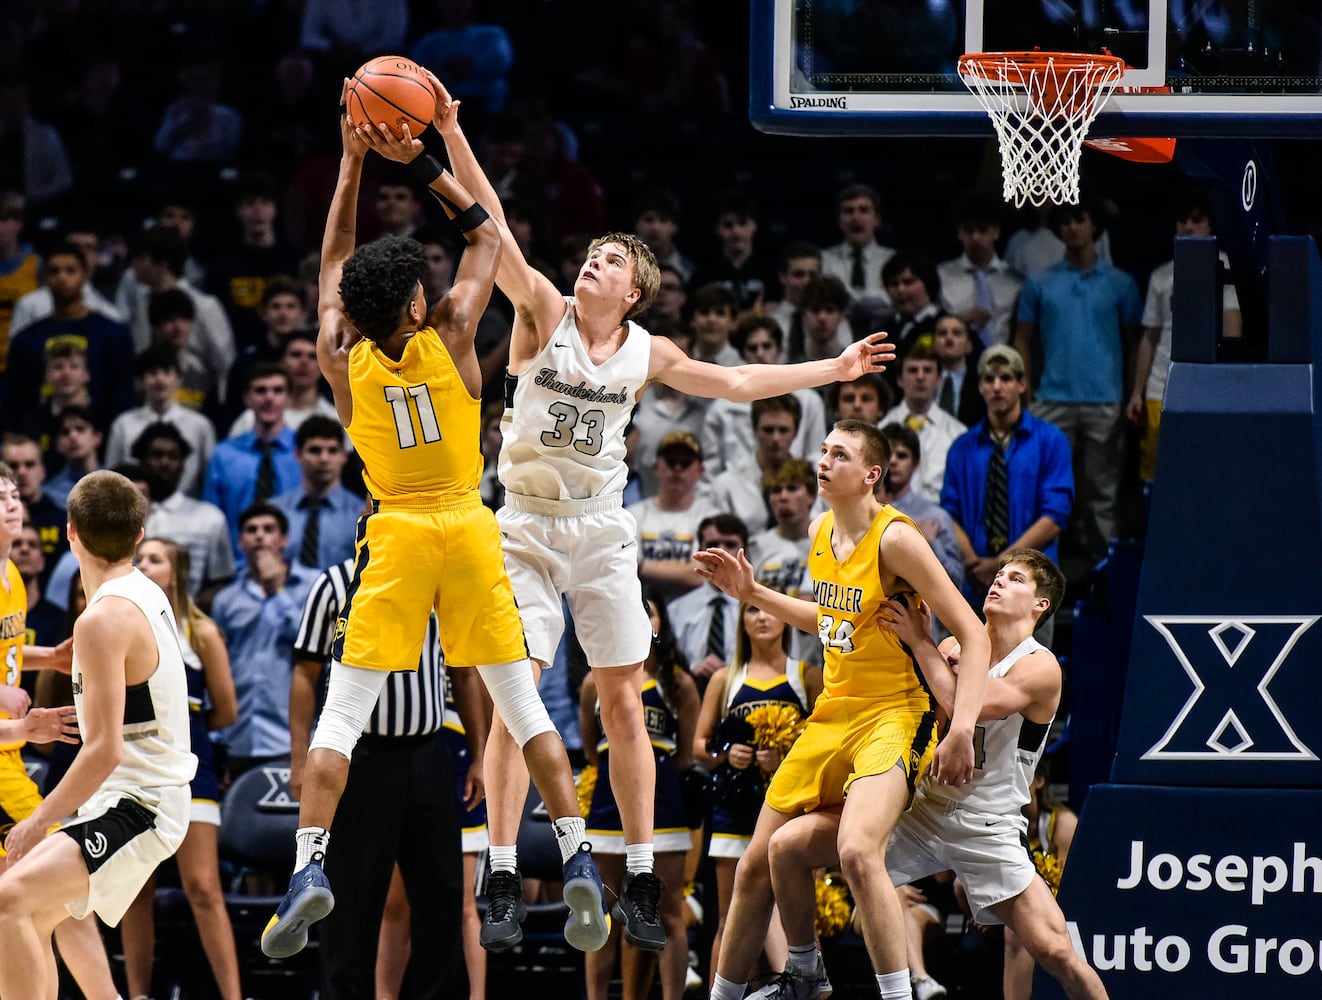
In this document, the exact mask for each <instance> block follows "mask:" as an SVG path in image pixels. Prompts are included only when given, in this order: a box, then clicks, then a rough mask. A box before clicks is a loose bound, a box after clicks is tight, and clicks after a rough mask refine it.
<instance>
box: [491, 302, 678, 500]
mask: <svg viewBox="0 0 1322 1000" xmlns="http://www.w3.org/2000/svg"><path fill="white" fill-rule="evenodd" d="M625 326H626V333H625V338H624V343H623V344H621V345H620V349H619V350H618V351H616V352H615V353H614V354H613V355H612V356H611V357H609V358H607V359H606V360H605V361H604V362H602V363H601V364H599V365H598V364H594V363H593V362H592V360H591V358H589V357H588V351H587V348H586V347H585V346H584V345H583V339H582V338H581V337H580V336H579V332H578V327H577V325H576V324H575V322H574V300H573V299H572V298H568V297H567V298H566V299H565V314H564V316H563V317H562V318H561V320H560V322H559V323H558V324H557V325H556V328H555V330H554V331H553V332H552V333H551V338H550V340H548V341H547V343H546V345H545V346H544V347H543V348H542V349H541V351H540V352H538V354H537V356H536V357H535V358H533V360H532V363H531V364H529V365H528V368H527V370H526V371H524V372H523V373H522V374H520V375H519V376H518V379H517V382H516V383H515V385H514V391H513V393H509V392H508V390H507V396H506V400H505V416H504V418H503V419H502V421H501V433H502V435H503V438H504V442H503V444H502V445H501V449H500V464H499V467H498V473H499V476H500V482H501V484H502V485H503V486H504V487H505V489H506V491H508V492H510V493H515V494H520V495H522V496H529V497H539V498H541V499H544V500H587V499H590V498H593V497H604V496H611V495H613V494H620V493H623V492H624V486H625V482H626V481H627V480H628V476H629V470H628V468H627V467H626V465H625V454H624V453H625V449H624V431H625V429H626V428H627V427H628V426H629V420H630V418H631V417H632V415H633V409H634V406H635V404H636V402H637V398H638V391H639V389H641V388H642V386H643V384H644V383H645V382H646V381H647V370H648V366H649V364H650V362H651V355H652V344H651V334H649V333H648V332H647V331H646V330H644V329H643V328H642V327H641V326H639V325H638V324H637V323H634V322H632V321H629V320H626V321H625Z"/></svg>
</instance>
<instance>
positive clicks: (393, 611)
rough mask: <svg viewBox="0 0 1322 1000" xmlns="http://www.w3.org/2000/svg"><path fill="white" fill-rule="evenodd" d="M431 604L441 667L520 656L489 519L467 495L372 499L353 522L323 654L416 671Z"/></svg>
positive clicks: (519, 635)
mask: <svg viewBox="0 0 1322 1000" xmlns="http://www.w3.org/2000/svg"><path fill="white" fill-rule="evenodd" d="M433 608H435V609H436V619H437V623H438V625H439V626H440V633H441V649H442V651H443V652H444V653H445V661H446V663H447V664H448V665H450V666H454V667H472V666H477V665H479V664H490V663H512V662H514V661H516V660H522V659H524V658H525V657H527V655H528V648H527V646H526V645H525V644H524V641H523V626H522V625H521V624H520V622H519V609H518V607H517V606H515V603H514V591H513V590H512V589H511V587H510V581H509V577H508V576H506V575H505V562H504V559H503V558H502V556H501V551H500V531H499V530H498V529H497V527H496V517H495V515H494V514H492V513H491V511H490V510H488V509H487V508H486V507H484V506H482V502H481V500H479V499H477V497H476V495H474V497H472V498H471V499H470V498H468V497H464V498H462V499H460V500H457V501H456V500H450V501H438V500H427V501H424V502H418V503H414V502H382V503H379V504H378V505H377V509H376V510H375V511H373V512H372V513H371V514H369V515H367V517H365V518H364V519H363V520H362V521H361V522H360V524H359V527H358V554H357V557H356V559H355V561H354V573H353V580H352V581H351V582H350V584H349V591H348V595H347V597H346V600H345V604H344V608H343V609H341V611H340V617H339V620H338V621H337V622H336V623H335V641H334V643H333V645H332V647H331V655H332V656H333V657H334V658H335V659H336V660H339V661H340V662H341V663H344V664H346V665H348V666H351V667H363V668H365V669H367V670H416V669H417V667H418V658H419V656H420V655H421V653H422V643H423V639H424V638H425V636H426V631H427V616H428V615H429V614H430V612H431V610H432V609H433Z"/></svg>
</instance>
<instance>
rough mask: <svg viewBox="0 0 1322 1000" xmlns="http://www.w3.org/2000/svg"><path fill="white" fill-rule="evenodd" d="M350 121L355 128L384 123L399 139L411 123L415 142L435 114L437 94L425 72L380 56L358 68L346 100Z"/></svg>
mask: <svg viewBox="0 0 1322 1000" xmlns="http://www.w3.org/2000/svg"><path fill="white" fill-rule="evenodd" d="M344 101H345V106H346V108H347V110H348V113H349V120H350V121H352V122H353V123H354V124H356V125H365V124H367V123H368V122H371V123H372V124H373V125H378V126H379V125H380V124H381V123H382V122H385V123H386V125H387V127H389V129H390V130H391V131H392V132H393V133H394V134H395V137H396V138H403V135H404V133H403V130H402V128H401V126H402V125H403V124H404V123H405V122H408V126H409V132H410V133H412V135H413V136H414V138H416V137H417V136H419V135H421V134H422V131H423V130H424V129H425V128H426V127H427V126H428V125H429V124H430V123H431V120H432V117H433V116H434V115H435V114H436V94H435V92H434V91H433V90H432V89H431V84H430V83H429V82H428V81H427V76H426V74H425V73H423V71H422V68H421V67H420V66H419V65H418V64H417V63H415V62H414V61H413V60H412V59H406V58H404V57H403V56H378V57H377V58H376V59H372V60H370V61H369V62H365V63H363V65H361V66H360V67H358V72H356V73H354V75H353V79H351V80H350V81H349V89H348V92H347V93H346V94H345V96H344Z"/></svg>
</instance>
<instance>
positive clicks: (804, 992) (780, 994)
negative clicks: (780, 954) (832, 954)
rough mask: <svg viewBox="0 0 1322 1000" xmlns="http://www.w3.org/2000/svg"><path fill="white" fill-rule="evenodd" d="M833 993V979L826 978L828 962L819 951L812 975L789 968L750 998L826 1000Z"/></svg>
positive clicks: (752, 999) (749, 999)
mask: <svg viewBox="0 0 1322 1000" xmlns="http://www.w3.org/2000/svg"><path fill="white" fill-rule="evenodd" d="M830 995H831V980H829V979H827V978H826V963H825V962H823V961H822V956H821V954H820V953H819V954H818V956H817V967H816V968H815V969H813V971H812V975H809V976H799V975H796V974H795V973H794V972H792V971H790V970H789V969H788V968H787V969H786V970H785V971H784V972H782V973H781V974H780V975H779V976H777V977H776V978H775V979H773V980H772V981H771V982H769V983H767V985H765V986H763V987H762V988H761V989H760V990H758V991H757V992H756V993H752V994H750V995H749V997H748V1000H754V998H757V1000H826V998H827V997H829V996H830Z"/></svg>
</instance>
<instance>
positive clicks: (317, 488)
mask: <svg viewBox="0 0 1322 1000" xmlns="http://www.w3.org/2000/svg"><path fill="white" fill-rule="evenodd" d="M295 440H296V441H297V443H298V464H299V465H300V466H302V468H303V482H302V485H300V486H299V488H298V489H296V490H290V491H288V492H286V493H281V494H280V495H279V496H277V497H274V498H272V500H271V503H272V504H273V505H275V506H276V507H279V508H280V509H281V510H283V511H284V512H285V516H286V517H287V518H288V519H289V545H288V546H287V547H286V548H285V558H286V559H287V560H289V561H290V562H297V563H300V564H302V565H304V566H309V567H311V568H313V569H317V570H323V569H326V568H328V567H330V566H333V565H335V564H336V563H340V562H344V560H346V559H351V558H353V554H354V550H355V542H356V541H357V536H358V518H359V516H360V515H361V514H362V512H363V501H362V498H361V497H359V496H357V495H356V494H354V493H352V492H351V491H349V490H347V489H345V488H344V486H343V485H342V484H341V482H340V474H341V473H342V472H343V471H344V463H345V461H346V460H347V458H348V454H347V453H346V452H345V450H344V428H343V427H341V426H340V424H339V422H338V421H335V420H332V419H331V418H330V417H323V416H321V415H320V414H314V415H313V416H310V417H308V418H307V419H306V420H304V421H303V423H302V424H300V425H299V428H298V433H297V434H296V435H295Z"/></svg>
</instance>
